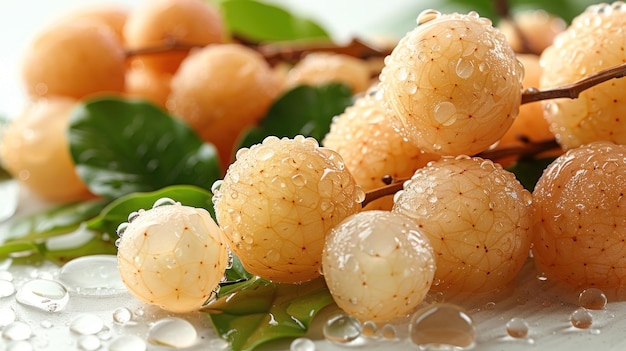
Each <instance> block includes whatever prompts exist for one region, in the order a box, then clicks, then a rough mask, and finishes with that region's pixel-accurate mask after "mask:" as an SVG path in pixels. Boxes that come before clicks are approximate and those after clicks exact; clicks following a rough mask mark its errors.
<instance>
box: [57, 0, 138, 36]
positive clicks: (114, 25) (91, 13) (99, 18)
mask: <svg viewBox="0 0 626 351" xmlns="http://www.w3.org/2000/svg"><path fill="white" fill-rule="evenodd" d="M129 14H130V10H129V9H128V8H127V7H125V6H122V5H113V4H105V5H99V6H89V7H85V8H81V9H78V10H76V11H74V12H70V13H69V14H67V15H66V16H64V17H62V18H61V21H65V22H67V21H76V20H86V21H92V22H93V21H96V22H100V23H102V24H104V25H106V26H108V27H109V28H110V29H111V30H112V31H113V33H115V35H116V36H117V39H118V40H119V41H120V43H123V42H124V25H125V24H126V19H127V18H128V16H129Z"/></svg>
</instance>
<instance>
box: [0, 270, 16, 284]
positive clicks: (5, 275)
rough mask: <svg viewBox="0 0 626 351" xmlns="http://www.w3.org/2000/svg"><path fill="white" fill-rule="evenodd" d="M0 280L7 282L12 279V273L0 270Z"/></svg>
mask: <svg viewBox="0 0 626 351" xmlns="http://www.w3.org/2000/svg"><path fill="white" fill-rule="evenodd" d="M0 280H6V281H8V282H12V281H13V273H11V272H9V271H0Z"/></svg>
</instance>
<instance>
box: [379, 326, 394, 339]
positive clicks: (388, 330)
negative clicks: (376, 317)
mask: <svg viewBox="0 0 626 351" xmlns="http://www.w3.org/2000/svg"><path fill="white" fill-rule="evenodd" d="M380 333H381V335H382V336H383V338H385V339H395V337H396V334H397V330H396V327H394V326H393V325H391V324H385V325H384V326H383V327H382V329H381V330H380Z"/></svg>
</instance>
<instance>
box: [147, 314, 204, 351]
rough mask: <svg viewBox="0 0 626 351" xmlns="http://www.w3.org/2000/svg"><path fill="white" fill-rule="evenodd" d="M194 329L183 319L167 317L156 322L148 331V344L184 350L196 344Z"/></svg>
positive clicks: (196, 335)
mask: <svg viewBox="0 0 626 351" xmlns="http://www.w3.org/2000/svg"><path fill="white" fill-rule="evenodd" d="M197 338H198V332H197V331H196V328H194V327H193V325H192V324H191V323H189V322H187V321H186V320H184V319H180V318H176V317H168V318H163V319H160V320H158V321H157V322H156V323H154V324H153V325H152V327H150V330H149V331H148V342H150V343H152V344H156V345H164V346H169V347H173V348H185V347H189V346H191V345H193V344H195V343H196V339H197Z"/></svg>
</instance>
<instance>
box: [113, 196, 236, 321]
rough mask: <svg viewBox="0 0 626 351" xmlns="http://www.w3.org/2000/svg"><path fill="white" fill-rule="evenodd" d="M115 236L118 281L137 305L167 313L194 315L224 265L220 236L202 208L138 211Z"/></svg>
mask: <svg viewBox="0 0 626 351" xmlns="http://www.w3.org/2000/svg"><path fill="white" fill-rule="evenodd" d="M118 232H119V233H120V236H121V240H120V241H119V246H118V253H117V259H118V270H119V273H120V277H121V278H122V281H123V282H124V284H125V285H126V287H127V288H128V290H129V291H130V292H131V293H132V294H133V295H134V296H135V297H136V298H138V299H139V300H141V301H143V302H146V303H149V304H152V305H157V306H159V307H161V308H163V309H165V310H168V311H171V312H177V313H181V312H190V311H197V310H199V309H200V308H201V307H202V306H203V304H204V303H205V302H206V301H207V299H209V297H210V296H211V294H212V291H213V290H214V289H215V288H216V287H217V285H218V284H219V282H220V281H221V279H222V277H223V276H224V273H225V271H226V266H227V265H228V260H229V259H228V250H227V248H226V244H224V242H223V241H222V239H223V237H222V232H221V230H220V228H219V227H218V226H217V224H215V222H214V221H213V218H211V215H210V214H209V212H207V211H206V210H205V209H201V208H193V207H189V206H182V205H180V204H173V205H165V206H159V207H155V208H152V209H150V210H147V211H139V215H138V216H137V217H136V218H134V219H133V220H132V221H131V222H130V223H129V224H128V226H127V227H126V228H125V230H123V231H119V230H118Z"/></svg>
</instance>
